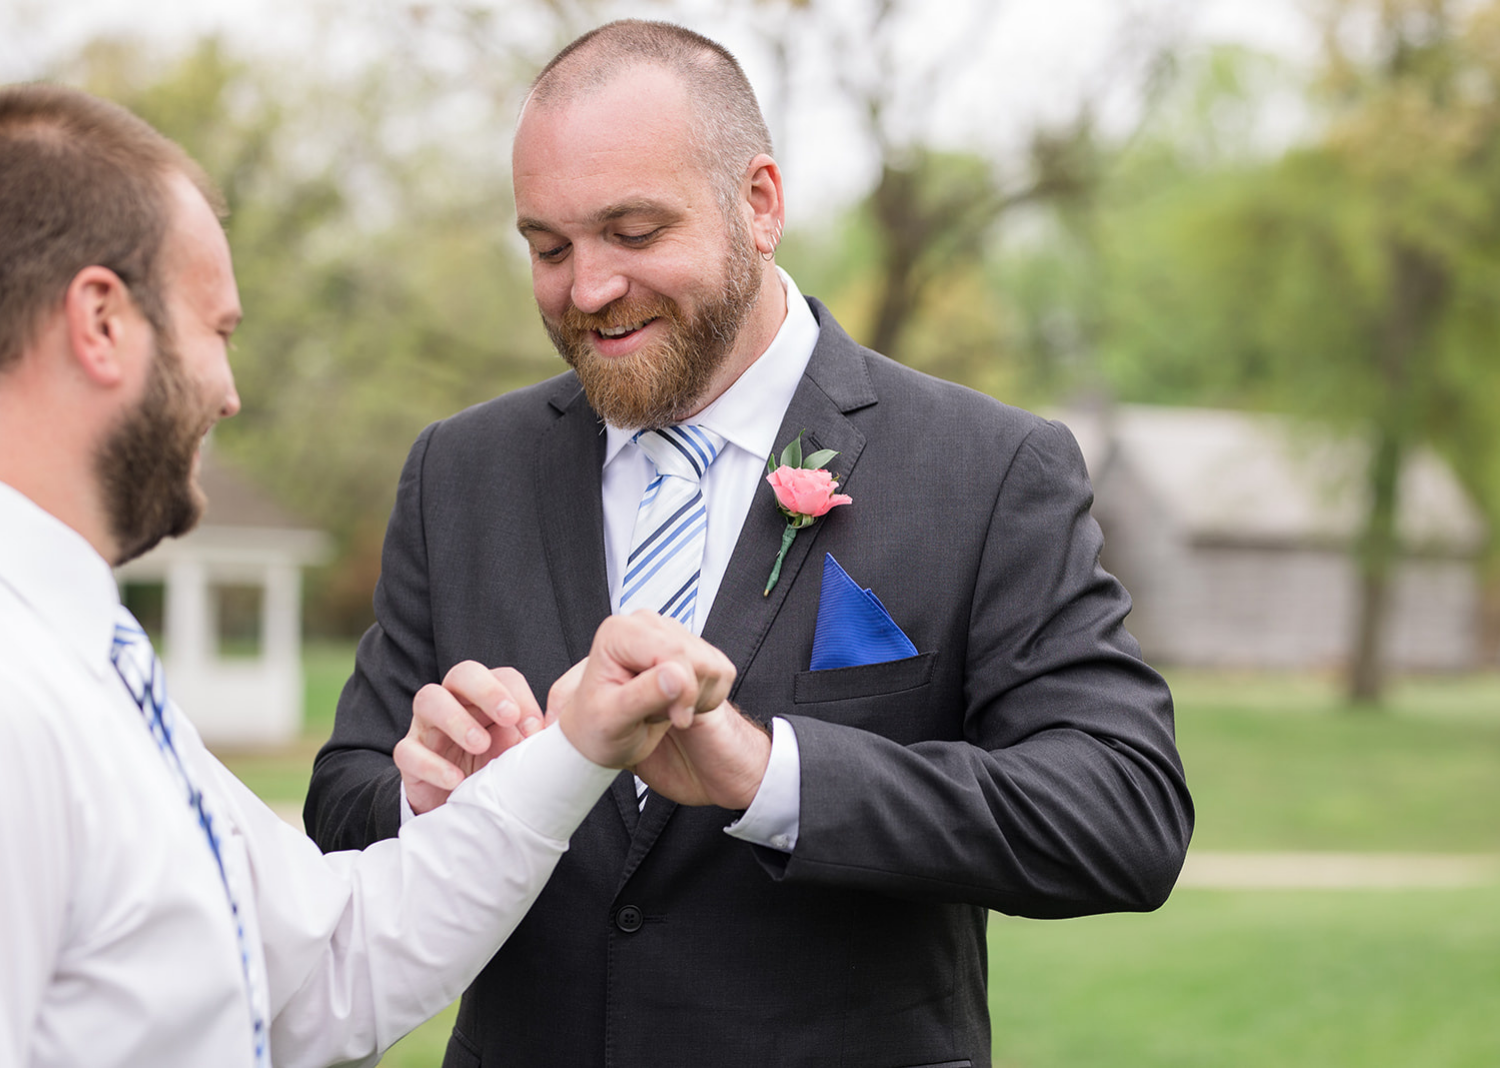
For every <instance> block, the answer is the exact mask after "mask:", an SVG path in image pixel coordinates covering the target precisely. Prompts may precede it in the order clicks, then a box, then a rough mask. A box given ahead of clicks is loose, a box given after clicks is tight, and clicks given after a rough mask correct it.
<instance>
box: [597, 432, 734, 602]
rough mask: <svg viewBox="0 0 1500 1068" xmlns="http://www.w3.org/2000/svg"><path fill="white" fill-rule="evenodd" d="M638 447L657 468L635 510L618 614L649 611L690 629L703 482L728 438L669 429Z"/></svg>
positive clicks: (703, 515) (701, 536)
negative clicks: (644, 609) (646, 609)
mask: <svg viewBox="0 0 1500 1068" xmlns="http://www.w3.org/2000/svg"><path fill="white" fill-rule="evenodd" d="M635 443H636V444H637V445H639V446H640V447H641V448H642V449H643V450H645V453H646V455H647V456H648V457H650V458H651V462H652V463H653V464H655V465H656V477H655V478H653V479H652V480H651V482H650V483H649V484H648V485H647V486H646V492H645V494H644V495H642V497H641V503H640V507H639V508H638V509H637V510H636V516H635V531H634V533H633V535H632V536H631V540H630V555H629V557H627V558H626V561H625V571H624V574H623V575H622V576H621V581H620V611H621V612H630V611H634V610H635V609H637V608H649V609H650V610H651V611H653V612H656V613H658V614H660V615H663V616H667V617H669V618H671V619H675V620H677V621H678V622H680V623H682V624H683V626H686V627H691V626H692V624H693V610H694V607H695V606H696V604H697V601H698V578H699V572H700V571H701V569H702V566H703V546H704V543H705V541H706V539H707V528H708V506H707V504H706V502H705V501H704V499H703V487H702V486H701V485H700V482H701V480H702V478H703V474H704V472H705V471H707V470H708V465H709V464H711V463H713V462H714V459H715V457H717V456H718V455H719V450H720V449H722V448H723V447H724V439H723V438H722V437H720V436H719V435H718V434H715V433H714V432H713V431H712V430H708V429H705V428H704V427H701V426H668V427H663V428H662V429H660V430H643V431H641V432H640V433H639V434H637V435H636V436H635Z"/></svg>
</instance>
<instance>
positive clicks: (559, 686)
mask: <svg viewBox="0 0 1500 1068" xmlns="http://www.w3.org/2000/svg"><path fill="white" fill-rule="evenodd" d="M588 663H589V658H588V657H584V658H583V659H582V660H580V661H578V663H576V664H574V665H573V666H572V667H570V668H568V670H567V671H565V672H564V673H563V675H562V677H561V678H559V679H558V680H557V681H556V682H554V683H553V684H552V689H550V690H548V691H547V722H548V723H552V722H555V721H556V719H557V717H558V716H559V715H561V714H562V712H563V710H564V709H565V708H567V707H568V704H569V703H570V702H571V701H572V700H573V696H574V694H576V693H577V692H578V686H579V684H580V683H582V682H583V673H584V670H585V669H586V668H587V667H588Z"/></svg>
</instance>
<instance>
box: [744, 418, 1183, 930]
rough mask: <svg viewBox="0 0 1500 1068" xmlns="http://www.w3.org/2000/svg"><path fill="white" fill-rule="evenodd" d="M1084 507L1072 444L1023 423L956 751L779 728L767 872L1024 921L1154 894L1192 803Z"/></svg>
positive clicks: (982, 573) (949, 745)
mask: <svg viewBox="0 0 1500 1068" xmlns="http://www.w3.org/2000/svg"><path fill="white" fill-rule="evenodd" d="M1092 499H1093V494H1092V491H1091V489H1090V486H1089V482H1088V477H1087V474H1086V473H1085V470H1084V464H1083V458H1082V456H1081V455H1080V454H1079V452H1078V447H1077V445H1076V444H1075V443H1074V442H1073V439H1072V436H1071V435H1070V434H1069V433H1068V432H1067V430H1066V429H1065V428H1063V427H1061V426H1059V425H1057V424H1040V425H1038V426H1037V427H1036V428H1035V429H1034V430H1032V431H1031V433H1030V434H1029V435H1027V437H1026V438H1025V440H1024V441H1023V442H1022V444H1021V445H1020V447H1019V449H1018V450H1017V451H1016V453H1015V455H1014V457H1013V459H1012V462H1011V464H1010V466H1009V469H1008V471H1007V472H1006V474H1005V476H1004V478H1003V479H1002V480H1001V482H1000V485H999V491H998V494H997V496H996V498H995V500H994V504H993V508H992V510H991V513H990V520H989V531H988V534H987V536H986V543H985V545H984V546H983V550H982V552H981V553H980V554H979V557H978V559H979V566H978V571H977V574H976V575H975V576H974V597H973V601H972V605H971V608H970V618H969V622H968V647H967V649H965V650H962V651H961V654H960V655H963V656H964V658H965V659H964V695H963V708H962V710H961V719H962V740H954V741H922V742H917V743H915V744H911V745H901V744H899V743H897V742H894V741H892V740H890V739H887V738H885V737H883V736H881V735H878V734H875V733H871V732H868V731H864V730H860V729H857V728H855V727H852V726H848V725H842V724H837V723H830V722H826V721H823V720H819V719H813V718H806V717H796V716H793V717H789V718H790V721H791V723H792V725H793V727H794V728H795V730H796V732H797V742H798V746H799V748H800V750H801V758H802V787H801V791H802V793H801V826H800V832H799V838H798V842H797V847H796V849H795V851H794V852H793V853H792V854H791V856H790V857H786V856H780V855H776V856H773V855H771V854H770V852H769V851H763V852H762V853H761V854H760V855H761V857H762V861H763V863H764V864H765V865H766V866H767V867H768V868H770V869H771V870H772V872H773V874H774V875H777V877H779V878H782V879H785V880H789V881H792V880H795V881H806V882H815V883H824V884H835V885H839V886H842V887H846V888H851V889H863V890H868V891H873V892H878V893H885V894H889V895H894V896H899V897H908V898H915V899H920V900H931V901H949V902H968V903H973V904H978V905H983V906H985V907H988V908H992V909H996V910H998V911H1002V912H1006V913H1011V914H1014V915H1023V916H1034V917H1061V916H1075V915H1086V914H1090V913H1096V912H1103V911H1111V910H1121V909H1124V910H1149V909H1153V908H1156V907H1157V906H1159V905H1160V904H1161V903H1162V902H1163V901H1164V900H1165V899H1166V896H1167V894H1168V893H1169V892H1170V890H1171V888H1172V886H1173V884H1174V883H1175V881H1176V878H1177V874H1178V872H1179V871H1180V869H1181V866H1182V862H1183V858H1184V855H1185V852H1186V849H1187V843H1188V839H1189V837H1190V835H1191V833H1192V822H1193V809H1192V801H1191V799H1190V797H1189V795H1188V791H1187V786H1186V782H1185V780H1184V776H1183V772H1182V765H1181V762H1180V760H1179V758H1178V756H1177V751H1176V745H1175V741H1174V735H1173V722H1172V703H1171V695H1170V693H1169V692H1168V690H1167V687H1166V684H1165V683H1164V682H1163V681H1162V679H1161V678H1160V677H1159V676H1158V675H1157V674H1156V673H1155V672H1153V671H1152V670H1151V669H1150V668H1148V667H1147V666H1146V665H1145V663H1144V662H1142V660H1141V659H1140V654H1139V648H1138V646H1137V645H1136V643H1135V640H1134V639H1133V638H1132V637H1131V636H1130V635H1129V634H1128V633H1127V632H1126V630H1125V628H1124V618H1125V615H1126V613H1127V612H1128V611H1129V609H1130V599H1129V596H1128V595H1127V594H1126V592H1125V590H1124V589H1123V588H1122V587H1121V586H1120V585H1119V583H1118V582H1116V581H1115V579H1114V578H1113V577H1111V576H1110V575H1109V574H1108V573H1107V572H1105V571H1104V570H1103V569H1102V568H1101V567H1100V565H1099V551H1100V548H1101V546H1102V542H1103V539H1102V536H1101V534H1100V531H1099V527H1098V525H1097V524H1096V523H1095V522H1094V520H1093V518H1092V517H1091V516H1090V514H1089V507H1090V505H1091V503H1092ZM958 711H960V710H955V712H956V713H957V712H958Z"/></svg>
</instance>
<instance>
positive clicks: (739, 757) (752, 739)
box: [632, 701, 771, 809]
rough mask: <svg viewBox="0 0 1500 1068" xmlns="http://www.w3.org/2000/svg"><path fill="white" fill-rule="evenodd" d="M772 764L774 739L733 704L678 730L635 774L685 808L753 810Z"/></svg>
mask: <svg viewBox="0 0 1500 1068" xmlns="http://www.w3.org/2000/svg"><path fill="white" fill-rule="evenodd" d="M770 760H771V736H770V734H768V733H767V732H766V729H765V728H764V727H762V726H760V725H759V724H757V723H755V722H753V721H751V720H749V719H746V718H745V716H743V715H742V714H741V713H740V710H739V709H737V708H735V707H734V706H733V705H732V704H730V703H729V702H728V701H725V702H724V703H723V704H722V705H720V706H719V707H718V708H716V709H714V710H713V711H711V712H704V713H700V714H699V715H697V716H695V717H693V720H692V722H691V723H690V724H689V725H688V726H686V727H679V726H676V725H674V726H673V727H672V729H671V730H670V731H668V732H667V736H666V738H664V739H663V740H662V743H661V744H660V745H658V746H657V747H656V748H655V750H653V751H652V752H651V754H650V755H649V756H647V757H646V758H645V759H644V760H642V761H641V762H640V763H639V764H637V765H636V766H635V767H634V768H633V769H632V770H633V771H634V772H635V773H636V774H637V775H639V776H640V777H641V778H642V779H643V780H644V781H645V783H646V785H647V786H649V787H651V789H653V790H655V791H656V792H657V793H659V794H661V795H662V796H663V797H669V798H671V799H672V800H673V801H676V802H677V803H678V804H680V805H718V806H719V807H720V808H728V809H747V808H749V807H750V802H751V801H753V800H755V795H756V793H757V792H758V791H759V790H760V783H761V779H763V778H764V777H765V774H766V765H767V764H769V763H770Z"/></svg>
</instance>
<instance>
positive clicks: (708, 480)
mask: <svg viewBox="0 0 1500 1068" xmlns="http://www.w3.org/2000/svg"><path fill="white" fill-rule="evenodd" d="M777 273H778V274H779V275H780V276H781V284H782V287H783V288H784V289H785V290H786V306H787V313H786V318H785V319H784V320H783V321H782V324H781V328H780V329H779V330H778V331H777V333H776V336H775V337H774V338H773V339H772V340H771V344H770V345H769V346H768V347H767V348H766V351H765V352H763V353H761V355H760V357H759V358H758V359H756V361H755V362H754V363H752V364H751V365H750V366H749V367H748V368H746V370H745V372H744V374H742V375H740V377H739V378H738V379H736V380H735V382H734V384H733V385H731V386H730V387H729V388H728V389H727V390H725V391H724V392H723V393H722V394H720V395H719V397H718V398H717V399H716V400H715V401H714V402H713V403H712V404H710V405H709V406H708V407H706V408H704V409H703V411H701V412H699V413H698V414H697V415H695V416H694V417H693V418H692V419H691V420H689V422H691V423H694V424H696V425H699V426H705V427H708V428H709V429H710V430H712V431H714V432H716V433H718V434H719V435H721V436H722V437H723V438H724V441H725V446H724V449H723V451H722V452H720V454H719V458H718V459H717V460H715V461H714V462H713V463H712V464H711V465H710V466H709V468H708V471H707V472H706V473H705V474H704V476H703V481H702V483H701V486H702V490H703V499H704V502H705V504H706V505H707V508H708V533H707V542H706V543H705V545H704V548H703V569H702V574H701V575H700V577H699V579H698V604H697V608H696V610H695V611H694V613H693V627H692V629H693V633H694V634H701V633H702V632H703V623H704V621H705V620H706V619H707V618H708V614H709V612H710V611H711V610H712V609H713V604H714V598H715V596H716V595H717V594H718V592H719V585H720V583H722V582H723V580H724V572H725V570H726V569H727V568H728V567H729V557H730V556H731V555H732V554H733V552H734V546H735V543H736V542H737V541H739V537H740V528H741V527H742V526H744V524H745V517H746V516H747V515H748V514H749V512H750V502H751V500H752V498H753V497H754V496H755V491H756V490H757V489H758V488H759V486H760V482H761V479H763V478H765V475H766V458H767V457H768V456H770V455H771V454H772V453H773V452H774V453H776V454H777V455H778V456H779V455H780V453H781V450H782V448H783V447H785V446H786V444H787V442H785V441H777V440H776V433H777V431H779V430H780V429H781V420H782V419H783V418H784V417H785V416H786V410H787V407H788V405H790V404H791V403H792V394H794V393H795V392H796V391H797V385H798V383H799V382H801V381H802V373H803V372H804V371H806V370H807V362H808V360H810V359H811V358H812V351H813V348H814V347H815V346H816V345H817V343H818V321H817V319H816V318H814V317H813V313H812V310H811V309H810V308H808V306H807V301H806V300H804V299H803V297H802V294H801V292H799V291H798V289H797V284H796V283H795V282H793V281H792V277H791V275H789V274H787V273H786V272H785V271H783V270H780V269H779V268H778V270H777ZM809 429H812V428H809ZM634 434H635V431H633V430H623V429H621V428H619V427H616V426H609V427H607V439H606V443H605V448H604V471H603V477H602V480H601V482H602V489H603V495H604V562H605V567H606V569H607V572H608V575H609V603H610V606H611V608H612V609H614V610H615V611H616V612H618V611H619V609H620V577H621V575H622V574H623V573H624V571H623V568H622V567H621V566H620V565H621V563H622V562H623V561H624V560H625V558H626V557H627V556H629V554H630V539H631V534H632V532H633V531H634V529H635V516H636V511H637V509H638V508H639V506H640V501H641V495H642V494H643V493H644V492H645V490H646V484H647V483H648V482H650V481H651V478H652V476H653V475H654V474H655V466H654V465H653V464H652V463H651V460H650V458H649V457H648V456H647V455H646V453H645V451H644V450H643V449H641V447H640V446H639V445H636V444H635V443H634V442H632V441H631V440H630V439H631V438H632V437H633V436H634ZM774 559H775V552H774V550H773V551H772V552H771V553H770V555H768V556H767V557H766V574H767V575H768V576H769V575H770V573H771V564H772V562H773V561H774ZM772 729H773V736H772V743H771V763H770V766H769V767H767V769H766V775H765V778H764V779H763V780H762V781H761V788H760V791H759V792H758V793H757V794H756V796H755V801H754V802H753V803H752V804H751V806H750V808H749V809H748V810H746V812H745V815H744V816H743V817H742V818H741V819H740V820H738V821H737V822H736V823H734V824H732V825H731V826H730V827H729V828H727V830H728V831H729V833H730V834H732V835H734V836H735V837H736V838H743V839H745V840H747V841H752V842H757V843H759V844H760V845H765V846H770V847H771V848H773V849H779V850H781V851H782V852H791V850H792V847H793V846H795V845H796V844H797V826H798V823H799V818H800V815H801V785H802V773H801V760H800V759H799V755H798V751H797V736H796V734H795V733H794V732H793V731H792V729H791V726H790V725H789V724H788V723H787V722H786V721H785V720H783V719H781V718H779V717H777V718H776V719H773V720H772Z"/></svg>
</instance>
